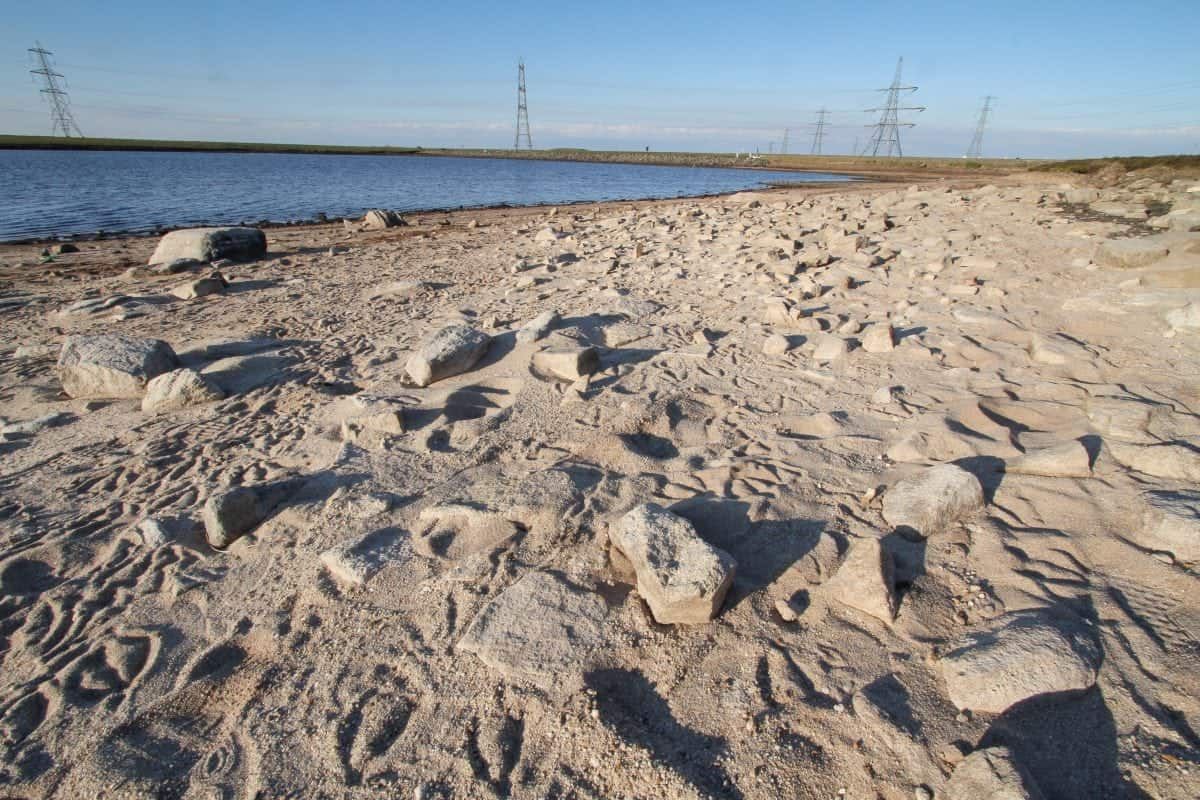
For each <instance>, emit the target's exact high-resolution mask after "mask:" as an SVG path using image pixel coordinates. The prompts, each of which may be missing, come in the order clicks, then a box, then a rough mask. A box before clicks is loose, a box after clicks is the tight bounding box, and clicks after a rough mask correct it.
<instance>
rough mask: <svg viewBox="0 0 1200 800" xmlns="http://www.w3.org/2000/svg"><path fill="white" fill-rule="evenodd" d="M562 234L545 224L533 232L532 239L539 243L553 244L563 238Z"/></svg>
mask: <svg viewBox="0 0 1200 800" xmlns="http://www.w3.org/2000/svg"><path fill="white" fill-rule="evenodd" d="M563 236H564V234H563V233H561V232H559V231H558V230H556V229H555V228H552V227H550V226H549V225H547V226H546V227H544V228H542V229H541V230H539V231H538V232H537V233H536V234H534V237H533V240H534V241H535V242H537V243H539V244H553V243H554V242H557V241H558V240H559V239H561V238H563Z"/></svg>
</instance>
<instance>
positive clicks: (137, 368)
mask: <svg viewBox="0 0 1200 800" xmlns="http://www.w3.org/2000/svg"><path fill="white" fill-rule="evenodd" d="M177 366H179V359H178V358H177V357H176V356H175V351H174V350H172V349H171V346H170V345H169V344H167V343H166V342H163V341H160V340H158V339H138V338H135V337H132V336H123V335H116V334H101V335H99V336H69V337H67V340H66V342H64V343H63V347H62V352H61V353H59V356H58V376H59V379H60V380H61V381H62V386H63V391H64V392H66V393H67V394H68V395H70V396H71V397H76V398H80V397H141V396H142V392H143V391H144V390H145V388H146V384H147V383H148V382H149V381H150V379H151V378H154V377H156V376H158V375H161V374H162V373H164V372H168V371H170V370H172V369H174V368H175V367H177Z"/></svg>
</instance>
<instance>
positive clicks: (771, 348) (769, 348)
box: [762, 333, 792, 356]
mask: <svg viewBox="0 0 1200 800" xmlns="http://www.w3.org/2000/svg"><path fill="white" fill-rule="evenodd" d="M791 349H792V343H791V342H790V341H788V338H787V337H786V336H784V335H783V334H780V333H773V334H771V335H770V336H768V337H767V340H766V341H765V342H763V348H762V351H763V355H768V356H781V355H783V354H784V353H786V352H787V351H788V350H791Z"/></svg>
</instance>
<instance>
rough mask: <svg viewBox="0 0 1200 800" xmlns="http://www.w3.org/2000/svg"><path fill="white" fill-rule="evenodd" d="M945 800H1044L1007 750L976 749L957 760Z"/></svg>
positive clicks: (1031, 780)
mask: <svg viewBox="0 0 1200 800" xmlns="http://www.w3.org/2000/svg"><path fill="white" fill-rule="evenodd" d="M945 797H946V800H1045V795H1043V794H1042V791H1041V789H1039V788H1038V785H1037V783H1035V782H1034V780H1033V776H1032V775H1030V774H1029V773H1028V772H1027V771H1026V770H1025V769H1024V768H1023V767H1022V766H1021V765H1020V764H1018V763H1017V762H1016V760H1015V759H1014V758H1013V754H1012V751H1011V750H1009V749H1008V748H1007V747H988V748H984V749H983V750H976V751H975V752H973V753H971V754H970V755H969V756H967V757H966V758H964V759H963V760H962V761H959V762H958V764H957V765H956V766H955V767H954V772H953V773H951V775H950V780H948V781H947V782H946V788H945Z"/></svg>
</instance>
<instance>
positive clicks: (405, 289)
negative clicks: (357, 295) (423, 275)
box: [366, 281, 433, 300]
mask: <svg viewBox="0 0 1200 800" xmlns="http://www.w3.org/2000/svg"><path fill="white" fill-rule="evenodd" d="M432 290H433V284H431V283H426V282H425V281H391V282H390V283H384V284H381V285H379V286H374V287H372V288H370V289H368V290H367V292H366V296H367V299H368V300H377V299H379V298H381V297H387V298H392V299H396V300H411V299H413V298H414V297H418V296H420V295H422V294H424V293H425V292H429V291H432Z"/></svg>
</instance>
